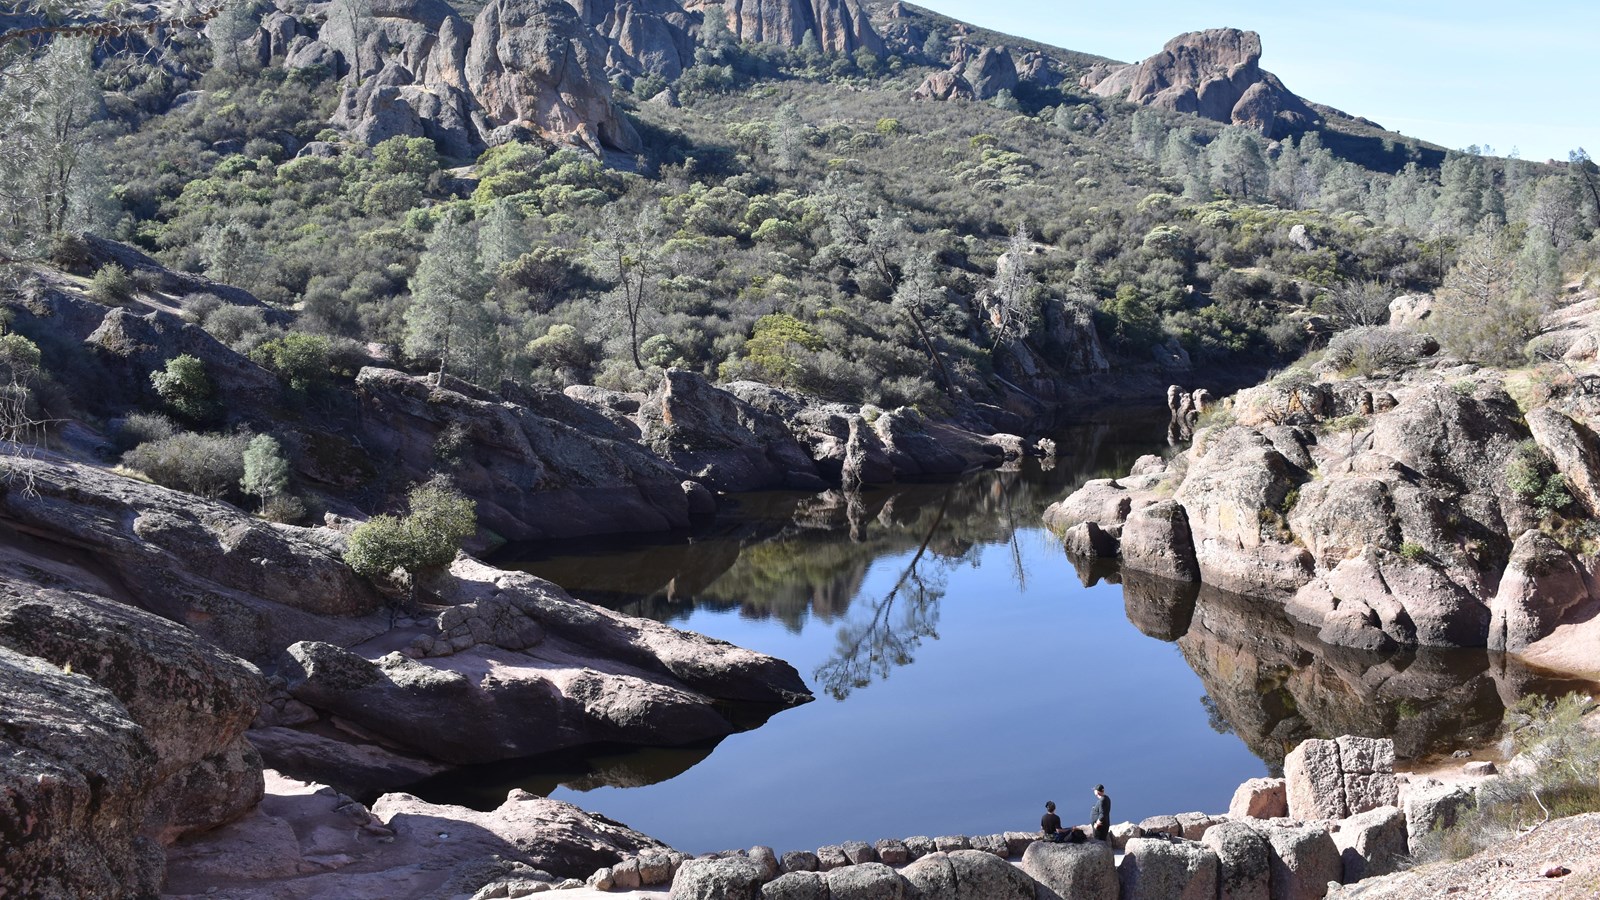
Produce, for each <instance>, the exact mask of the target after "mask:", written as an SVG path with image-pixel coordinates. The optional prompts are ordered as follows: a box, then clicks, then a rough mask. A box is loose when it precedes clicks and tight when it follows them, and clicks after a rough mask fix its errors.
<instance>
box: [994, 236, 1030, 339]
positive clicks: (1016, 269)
mask: <svg viewBox="0 0 1600 900" xmlns="http://www.w3.org/2000/svg"><path fill="white" fill-rule="evenodd" d="M1032 245H1033V239H1032V237H1031V236H1029V234H1028V229H1027V228H1026V227H1021V226H1019V227H1018V228H1017V230H1016V231H1015V232H1013V233H1012V235H1011V239H1010V240H1009V241H1007V242H1006V251H1005V252H1004V253H1002V254H1000V258H999V259H998V260H996V261H995V267H994V279H993V280H992V281H990V282H989V288H990V292H991V296H992V297H993V302H992V304H991V305H990V308H989V320H990V325H991V326H992V327H993V331H994V345H993V348H991V349H994V348H998V347H999V346H1000V344H1001V343H1002V342H1004V341H1006V340H1008V339H1010V338H1021V337H1026V336H1027V334H1028V320H1029V319H1030V318H1032V315H1033V299H1034V290H1033V286H1034V283H1033V276H1032V275H1030V274H1029V273H1028V253H1029V252H1030V250H1031V248H1032Z"/></svg>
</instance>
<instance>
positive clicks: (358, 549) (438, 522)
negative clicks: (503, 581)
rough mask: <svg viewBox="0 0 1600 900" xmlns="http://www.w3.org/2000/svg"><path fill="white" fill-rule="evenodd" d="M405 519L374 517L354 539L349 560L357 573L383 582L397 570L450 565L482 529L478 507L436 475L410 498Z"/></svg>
mask: <svg viewBox="0 0 1600 900" xmlns="http://www.w3.org/2000/svg"><path fill="white" fill-rule="evenodd" d="M408 499H409V505H410V508H411V511H410V512H409V513H408V514H407V515H405V516H388V515H380V516H373V517H372V518H371V519H369V520H367V521H366V522H364V523H362V524H361V525H359V526H357V528H356V530H355V531H354V532H352V533H351V535H350V543H349V547H348V548H347V549H346V550H345V553H344V560H345V562H346V563H348V564H349V565H350V568H352V569H354V570H355V571H356V574H358V575H361V576H363V577H365V578H381V577H384V576H386V575H388V574H389V573H391V572H393V571H394V570H395V569H404V570H405V571H406V572H407V573H409V574H411V575H416V574H417V573H418V572H422V571H426V570H428V569H437V568H440V567H442V566H445V565H448V564H449V563H450V561H451V560H452V559H455V555H456V551H457V550H460V549H461V543H462V542H463V541H465V540H466V539H467V538H469V537H471V536H472V534H473V532H475V531H476V530H477V527H478V524H477V504H476V503H475V502H474V501H472V500H469V499H467V498H466V497H463V496H461V494H460V493H458V492H457V491H456V490H455V489H454V488H453V487H451V486H450V483H449V481H448V480H447V479H444V478H442V477H435V478H434V479H432V480H431V481H428V482H425V483H423V484H420V485H418V486H417V487H415V488H413V489H412V490H411V493H410V495H409V497H408Z"/></svg>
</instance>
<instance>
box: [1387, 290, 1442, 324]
mask: <svg viewBox="0 0 1600 900" xmlns="http://www.w3.org/2000/svg"><path fill="white" fill-rule="evenodd" d="M1432 315H1433V298H1432V297H1430V296H1428V295H1427V294H1401V295H1400V296H1398V297H1396V298H1394V299H1393V300H1390V301H1389V327H1390V328H1412V327H1415V326H1418V325H1421V324H1423V323H1424V322H1426V321H1427V320H1428V318H1429V317H1430V316H1432Z"/></svg>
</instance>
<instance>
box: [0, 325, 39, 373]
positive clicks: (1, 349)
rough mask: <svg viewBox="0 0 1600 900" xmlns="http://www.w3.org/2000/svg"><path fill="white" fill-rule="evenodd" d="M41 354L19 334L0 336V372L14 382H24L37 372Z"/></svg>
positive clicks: (9, 333) (12, 333)
mask: <svg viewBox="0 0 1600 900" xmlns="http://www.w3.org/2000/svg"><path fill="white" fill-rule="evenodd" d="M42 359H43V354H42V353H40V351H39V345H38V344H35V343H34V342H33V341H30V340H28V339H27V338H25V337H23V336H22V335H20V334H16V333H14V332H6V333H4V334H0V370H4V373H5V374H6V375H8V376H10V377H11V378H12V379H15V380H26V379H27V378H28V377H30V376H31V375H32V374H33V373H35V372H37V371H38V370H39V363H40V360H42Z"/></svg>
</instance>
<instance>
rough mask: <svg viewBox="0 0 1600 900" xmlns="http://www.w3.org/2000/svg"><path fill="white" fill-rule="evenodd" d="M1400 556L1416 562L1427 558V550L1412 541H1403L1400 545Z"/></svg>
mask: <svg viewBox="0 0 1600 900" xmlns="http://www.w3.org/2000/svg"><path fill="white" fill-rule="evenodd" d="M1400 555H1401V556H1402V557H1404V558H1405V559H1408V560H1410V561H1412V562H1416V561H1418V560H1420V559H1425V558H1427V555H1428V550H1427V548H1426V547H1424V546H1422V545H1421V544H1418V543H1416V542H1414V541H1405V542H1403V543H1401V544H1400Z"/></svg>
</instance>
